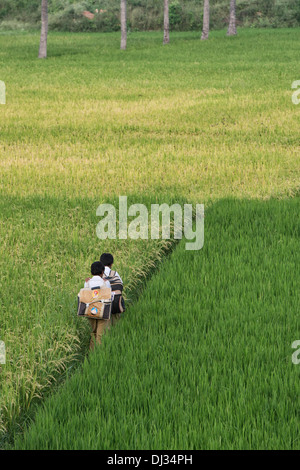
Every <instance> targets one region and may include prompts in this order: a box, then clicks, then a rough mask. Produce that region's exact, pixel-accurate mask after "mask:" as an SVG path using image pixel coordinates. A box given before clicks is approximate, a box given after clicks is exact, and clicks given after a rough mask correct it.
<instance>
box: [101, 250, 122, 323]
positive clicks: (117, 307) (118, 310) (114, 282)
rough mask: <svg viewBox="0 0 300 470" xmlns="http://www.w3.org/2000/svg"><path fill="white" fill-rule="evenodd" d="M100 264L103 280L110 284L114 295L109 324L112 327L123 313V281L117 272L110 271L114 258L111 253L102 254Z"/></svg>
mask: <svg viewBox="0 0 300 470" xmlns="http://www.w3.org/2000/svg"><path fill="white" fill-rule="evenodd" d="M100 262H101V263H103V264H104V266H105V270H104V276H105V279H106V280H108V281H109V282H110V286H111V290H112V293H113V295H114V298H113V304H112V311H111V313H112V315H111V323H112V325H114V324H115V323H116V322H117V321H118V320H119V319H120V318H121V314H122V313H123V312H124V311H125V303H124V299H123V295H122V292H123V281H122V278H121V276H120V274H119V273H118V272H117V271H113V270H112V265H113V262H114V257H113V255H112V254H111V253H102V255H101V256H100Z"/></svg>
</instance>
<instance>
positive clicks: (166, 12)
mask: <svg viewBox="0 0 300 470" xmlns="http://www.w3.org/2000/svg"><path fill="white" fill-rule="evenodd" d="M169 31H170V23H169V0H164V42H163V44H168V43H169V42H170V33H169Z"/></svg>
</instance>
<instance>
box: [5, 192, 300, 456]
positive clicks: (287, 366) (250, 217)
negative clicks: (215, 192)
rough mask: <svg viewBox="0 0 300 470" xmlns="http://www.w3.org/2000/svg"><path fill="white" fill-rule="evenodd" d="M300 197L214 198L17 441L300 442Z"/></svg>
mask: <svg viewBox="0 0 300 470" xmlns="http://www.w3.org/2000/svg"><path fill="white" fill-rule="evenodd" d="M299 206H300V199H299V197H295V198H293V199H291V198H289V199H283V200H277V199H271V200H268V201H258V200H251V201H249V200H235V199H225V200H222V201H219V202H217V203H215V204H214V205H213V206H212V207H210V208H209V210H207V212H206V214H205V243H204V247H203V248H202V250H200V251H186V250H185V243H184V240H182V242H181V243H179V245H178V246H177V247H176V249H175V250H174V251H173V253H172V254H171V256H170V257H169V259H168V260H167V261H166V262H163V263H161V264H160V266H159V269H158V271H157V272H156V273H155V274H154V275H153V277H152V278H151V279H150V280H149V282H148V283H147V285H146V288H145V290H144V291H143V294H142V296H141V297H140V298H139V299H138V300H137V302H136V303H135V304H134V305H132V306H131V308H130V310H129V312H128V313H126V315H125V316H124V318H123V319H122V321H121V322H119V324H118V325H117V326H116V327H115V328H114V329H113V330H111V331H110V332H109V334H107V335H105V337H104V340H103V344H102V345H101V346H100V347H98V348H97V349H96V350H95V351H94V352H93V353H91V354H89V356H88V357H87V358H86V359H85V361H84V363H83V364H82V365H81V366H80V367H79V368H78V370H77V371H76V372H75V373H74V374H73V375H72V377H70V378H69V379H68V380H67V381H66V383H65V384H64V385H63V386H62V387H61V389H60V390H59V391H58V392H57V393H56V394H55V395H54V396H52V397H50V398H49V399H47V400H46V401H45V403H44V404H43V406H41V407H40V409H39V410H38V412H37V414H36V416H35V420H34V422H32V423H31V425H30V426H29V427H28V429H27V430H26V431H25V434H24V436H17V437H16V441H15V445H14V448H16V449H131V450H133V449H156V450H158V449H183V448H185V449H298V448H299V447H300V446H299V407H298V383H299V373H300V367H299V366H297V365H295V364H293V363H292V353H293V350H292V347H291V344H292V342H293V341H294V340H296V339H299V335H300V331H299V330H300V325H299V315H298V307H299V300H300V299H299V289H298V288H297V286H299V281H300V272H299V261H300V259H299V258H300V250H299V222H298V214H299Z"/></svg>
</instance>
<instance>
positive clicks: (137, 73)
mask: <svg viewBox="0 0 300 470" xmlns="http://www.w3.org/2000/svg"><path fill="white" fill-rule="evenodd" d="M199 38H200V34H197V33H194V32H193V33H191V32H189V33H174V34H172V36H171V43H170V44H169V45H168V46H167V47H163V46H162V35H161V34H160V33H158V32H153V33H132V34H130V35H129V37H128V48H127V50H126V52H124V51H120V50H119V39H120V38H119V35H118V34H117V33H107V34H96V33H95V34H87V33H84V34H66V33H65V34H63V33H50V34H49V39H48V59H47V60H44V61H43V60H42V61H40V60H37V58H36V57H37V49H38V41H39V37H38V34H36V33H32V34H30V33H24V34H22V33H18V34H15V33H5V34H4V33H1V34H0V80H3V81H4V82H5V84H6V104H5V105H1V107H0V165H1V171H0V178H1V179H0V184H1V186H0V193H1V201H0V204H1V216H0V217H1V222H0V224H1V225H0V236H1V244H0V252H1V257H0V259H1V270H0V279H1V298H0V301H1V305H0V307H1V313H0V340H3V341H4V342H5V345H6V364H3V365H0V381H1V382H0V431H1V434H0V435H1V438H0V443H1V446H2V447H3V448H8V447H9V448H17V449H22V448H26V449H44V448H45V449H91V448H94V449H170V448H172V449H183V448H185V449H212V448H213V449H216V448H218V449H219V448H220V449H229V448H232V449H241V448H247V449H258V448H272V449H275V448H282V449H299V447H300V445H299V404H300V403H299V393H298V384H299V373H300V366H299V365H295V364H294V363H292V359H291V358H292V353H293V350H292V348H291V344H292V342H293V341H295V340H297V339H299V338H300V331H299V329H300V328H299V326H300V325H299V315H298V306H299V277H300V274H299V215H298V214H299V206H300V204H299V167H300V166H299V163H300V162H299V150H300V140H299V133H298V130H299V123H300V107H299V106H296V105H294V104H293V103H292V92H293V90H292V89H291V85H292V83H293V82H294V81H295V80H298V79H299V76H297V74H298V49H299V40H300V31H299V30H298V29H281V30H246V29H245V30H240V31H239V34H238V36H237V37H236V38H226V36H225V32H224V31H218V32H213V33H212V34H211V36H210V39H209V41H200V39H199ZM119 195H127V196H128V202H129V204H130V203H143V204H145V205H146V206H147V207H148V208H150V205H151V204H153V203H160V204H162V203H167V204H172V203H174V202H179V203H181V204H183V203H190V204H193V205H195V204H197V203H199V204H200V203H201V204H202V203H203V204H204V205H205V215H206V216H205V242H204V247H203V249H202V250H200V251H192V252H189V251H187V250H185V242H184V240H182V241H181V242H179V243H178V244H175V243H174V242H172V240H171V241H168V240H150V239H149V240H130V239H127V240H118V239H117V240H100V239H99V238H97V236H96V226H97V223H98V221H99V217H97V215H96V209H97V207H98V206H99V205H100V204H101V203H112V204H114V205H116V207H118V197H119ZM103 251H111V252H113V254H114V256H115V265H114V268H116V269H117V270H118V271H119V272H120V273H121V275H122V278H123V279H124V282H125V286H126V288H125V295H126V298H127V305H128V309H127V311H126V313H125V315H124V317H123V318H122V320H121V321H120V322H119V323H118V324H117V325H116V327H115V328H113V329H111V330H110V331H109V333H108V334H107V335H105V337H104V340H103V344H102V345H101V346H100V347H99V348H96V349H95V351H94V352H93V353H89V352H88V343H89V334H90V331H89V326H88V324H87V322H86V321H85V319H81V318H77V317H76V302H77V300H76V296H77V293H78V291H79V289H80V288H81V287H82V286H83V282H84V279H85V277H87V275H89V269H90V264H91V263H92V262H93V261H95V260H97V259H99V256H100V254H101V252H103ZM170 251H172V252H170ZM150 275H151V278H150ZM78 429H81V430H82V433H78V432H77V431H76V430H78ZM75 431H76V432H75Z"/></svg>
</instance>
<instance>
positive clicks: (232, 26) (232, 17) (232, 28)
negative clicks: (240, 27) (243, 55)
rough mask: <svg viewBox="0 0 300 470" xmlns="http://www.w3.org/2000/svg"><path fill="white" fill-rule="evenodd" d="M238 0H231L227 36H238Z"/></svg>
mask: <svg viewBox="0 0 300 470" xmlns="http://www.w3.org/2000/svg"><path fill="white" fill-rule="evenodd" d="M235 9H236V0H230V14H229V25H228V31H227V36H235V35H236V14H235Z"/></svg>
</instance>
